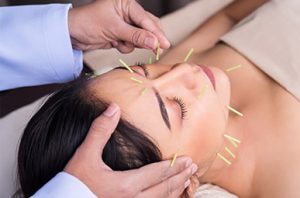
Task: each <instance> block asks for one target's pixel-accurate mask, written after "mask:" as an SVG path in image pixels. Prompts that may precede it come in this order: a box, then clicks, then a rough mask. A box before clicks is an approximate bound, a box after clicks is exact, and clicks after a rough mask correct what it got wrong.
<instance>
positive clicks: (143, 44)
mask: <svg viewBox="0 0 300 198" xmlns="http://www.w3.org/2000/svg"><path fill="white" fill-rule="evenodd" d="M122 26H123V27H120V28H119V30H120V31H121V32H119V34H118V35H119V38H120V40H123V41H125V42H129V43H132V44H133V45H135V46H136V47H140V48H145V49H152V50H154V49H155V48H156V47H157V44H158V40H157V37H156V36H155V35H154V34H153V33H151V32H149V31H147V30H145V29H141V28H137V27H134V26H131V25H128V24H125V23H124V24H123V25H122Z"/></svg>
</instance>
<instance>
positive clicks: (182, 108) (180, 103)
mask: <svg viewBox="0 0 300 198" xmlns="http://www.w3.org/2000/svg"><path fill="white" fill-rule="evenodd" d="M173 100H174V101H175V102H177V104H178V105H179V106H180V109H181V119H183V120H184V119H185V118H186V114H187V109H186V105H185V103H184V102H183V100H182V99H181V98H178V97H174V98H173Z"/></svg>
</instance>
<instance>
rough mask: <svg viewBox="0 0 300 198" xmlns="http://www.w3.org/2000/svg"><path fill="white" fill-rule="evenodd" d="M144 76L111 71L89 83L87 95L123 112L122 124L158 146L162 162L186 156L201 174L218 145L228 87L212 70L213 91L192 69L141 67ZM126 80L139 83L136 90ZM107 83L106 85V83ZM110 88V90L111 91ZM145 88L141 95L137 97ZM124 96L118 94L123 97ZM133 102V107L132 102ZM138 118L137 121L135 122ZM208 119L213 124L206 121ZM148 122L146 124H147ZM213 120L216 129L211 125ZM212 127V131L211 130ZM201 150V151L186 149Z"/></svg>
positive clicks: (223, 77)
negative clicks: (165, 115) (181, 103)
mask: <svg viewBox="0 0 300 198" xmlns="http://www.w3.org/2000/svg"><path fill="white" fill-rule="evenodd" d="M145 67H147V71H148V73H149V74H148V76H147V77H146V76H145V73H144V71H143V69H141V68H139V67H137V66H135V67H132V69H134V70H135V71H136V72H137V73H130V72H128V71H127V70H121V69H116V70H114V71H112V72H108V73H106V74H104V75H102V76H101V77H98V78H97V79H96V80H94V81H93V82H92V83H91V85H90V87H91V91H92V92H93V93H95V94H96V95H97V96H98V97H99V98H103V99H104V100H106V101H108V102H114V103H117V104H118V105H119V106H120V108H121V109H122V112H123V117H124V119H126V120H128V121H129V122H131V123H134V125H135V126H136V127H138V128H140V129H141V130H143V131H144V132H146V133H147V134H149V136H150V137H151V138H152V139H153V140H154V142H155V143H156V144H157V145H158V147H159V149H160V150H161V152H162V154H163V158H164V159H169V158H171V157H172V156H173V155H174V153H176V152H178V153H179V154H180V155H182V154H185V155H188V156H191V157H192V159H193V161H194V162H196V163H197V164H201V165H203V164H204V163H205V164H207V165H206V166H204V167H202V169H203V170H202V171H204V170H206V169H207V168H208V167H209V165H210V163H207V162H208V161H209V162H212V161H213V159H214V158H215V153H216V152H217V150H219V147H220V146H221V145H222V142H223V138H222V135H223V132H224V130H225V127H226V123H227V118H228V110H227V109H226V108H225V107H226V105H227V104H228V103H229V92H230V88H229V81H228V78H227V76H226V75H225V73H224V72H222V71H221V70H219V69H217V68H214V69H213V70H214V73H215V77H216V90H214V88H213V86H212V83H211V82H210V80H209V79H208V77H207V75H206V74H205V73H204V72H203V70H202V69H201V68H200V67H199V66H197V65H190V64H175V65H172V66H168V65H159V66H157V65H147V66H145ZM130 77H134V78H136V79H139V80H141V81H143V83H142V84H138V83H136V82H134V81H132V80H130ZM108 79H109V80H108ZM205 85H206V86H208V90H207V91H206V93H205V95H204V96H203V97H201V98H200V99H199V98H198V93H199V91H200V90H201V89H202V88H203V87H204V86H205ZM110 87H114V89H113V90H111V89H110ZM144 88H147V90H148V91H147V92H146V93H145V94H143V95H141V92H142V91H143V90H144ZM152 88H154V89H155V90H156V91H157V92H158V93H159V95H160V97H161V98H162V100H163V102H164V103H165V107H166V110H167V112H168V115H169V119H170V125H171V129H169V128H168V127H167V126H166V124H165V123H164V121H163V119H162V116H161V113H160V109H159V104H158V101H157V99H156V96H155V92H154V90H152ZM123 93H124V94H123ZM174 97H178V98H181V100H182V101H184V103H185V105H186V111H187V113H186V116H185V118H183V119H182V117H181V116H182V114H181V109H180V106H179V104H178V103H177V102H176V101H175V100H174V99H173V98H174ZM133 101H134V102H133ZM137 118H139V119H137ZM211 118H214V119H211ZM148 120H149V121H148ZM216 120H217V123H218V124H214V123H215V121H216ZM212 126H213V127H212ZM196 144H201V145H202V146H203V151H202V152H201V151H200V152H199V149H198V148H196V147H191V146H190V145H196Z"/></svg>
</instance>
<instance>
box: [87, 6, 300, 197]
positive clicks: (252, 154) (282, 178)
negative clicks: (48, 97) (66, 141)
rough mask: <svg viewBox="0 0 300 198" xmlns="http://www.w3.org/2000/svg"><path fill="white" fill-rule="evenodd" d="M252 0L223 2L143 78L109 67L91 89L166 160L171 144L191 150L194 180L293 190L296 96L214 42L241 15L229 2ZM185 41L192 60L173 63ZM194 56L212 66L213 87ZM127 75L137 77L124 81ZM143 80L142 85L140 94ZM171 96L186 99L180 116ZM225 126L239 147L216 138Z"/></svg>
mask: <svg viewBox="0 0 300 198" xmlns="http://www.w3.org/2000/svg"><path fill="white" fill-rule="evenodd" d="M245 2H246V3H245ZM251 2H252V3H253V5H252V6H249V5H248V3H249V1H237V2H236V3H234V4H232V5H230V6H228V7H227V8H225V9H224V10H222V11H221V12H219V13H217V14H216V15H215V16H213V17H212V18H211V19H209V20H208V21H207V22H206V23H204V24H202V25H201V26H200V27H199V28H198V29H197V30H196V31H195V32H194V33H193V34H192V35H190V36H189V37H188V39H186V40H184V41H183V42H182V43H181V44H179V45H178V46H177V47H175V48H173V49H172V50H171V51H170V52H169V53H167V54H166V55H165V56H164V57H163V58H162V59H161V61H160V62H159V63H157V64H156V65H146V67H147V68H148V70H149V74H150V75H149V76H150V78H149V77H148V78H147V79H146V78H144V77H143V72H142V71H139V70H140V69H139V68H135V67H133V69H134V70H136V71H137V72H139V73H140V74H141V75H139V74H131V73H129V72H128V71H124V70H114V71H112V72H109V73H107V74H105V75H102V76H100V77H98V78H96V79H95V80H93V82H92V83H91V85H90V89H91V90H92V91H94V92H95V94H96V95H97V96H98V97H100V98H104V99H105V100H108V101H113V102H116V103H117V104H119V105H120V107H121V109H122V116H123V117H124V118H125V119H127V120H129V121H130V122H131V123H133V124H134V125H135V126H137V127H139V128H141V129H142V130H143V131H145V132H146V133H147V134H148V135H149V136H150V137H151V138H152V139H153V141H154V142H156V143H157V145H158V146H159V148H160V149H161V151H162V153H163V156H164V158H165V159H167V158H170V157H171V156H172V155H173V154H174V153H175V152H177V151H178V147H180V150H179V153H180V154H187V155H190V156H191V157H192V159H193V160H194V161H195V162H196V163H197V164H198V166H199V167H200V168H199V170H198V172H197V176H198V179H199V182H200V183H202V182H203V183H204V182H211V183H214V184H217V185H219V186H221V187H223V188H225V189H226V190H228V191H230V192H233V193H234V194H236V195H238V196H239V197H298V196H300V194H299V190H298V189H299V184H298V181H299V179H300V173H299V167H300V158H299V156H300V147H299V146H298V142H299V141H298V140H299V138H300V134H299V128H300V124H299V117H300V103H299V100H297V99H296V98H295V97H294V96H293V95H291V94H290V93H289V92H287V91H286V90H285V89H284V88H283V87H281V86H280V85H279V84H278V83H277V82H275V81H274V80H272V79H271V78H270V77H269V76H267V75H266V74H264V73H263V72H262V71H261V70H259V69H258V68H257V66H256V65H255V64H254V63H252V62H251V61H250V60H248V59H247V58H245V57H244V56H243V55H242V54H240V53H238V52H237V51H235V50H234V49H232V48H231V47H230V46H228V45H226V44H224V43H221V42H218V38H219V36H220V35H222V34H224V33H226V32H227V31H229V30H230V28H231V27H232V26H233V25H234V24H235V23H237V22H238V20H240V19H242V18H243V13H239V12H238V13H235V12H233V11H232V10H231V9H232V8H235V9H237V8H239V9H237V10H239V11H241V10H242V11H244V15H246V14H245V13H249V12H250V11H249V9H250V10H251V9H254V8H256V7H258V6H260V5H261V4H262V3H264V1H251ZM230 11H232V12H230ZM229 16H230V17H229ZM212 23H213V24H217V26H216V25H215V26H212V25H211V24H212ZM218 25H219V26H218ZM212 30H213V31H212ZM208 32H214V33H215V34H208ZM200 41H201V42H200ZM192 43H193V44H194V45H193V47H195V53H194V54H193V56H192V57H191V59H190V62H191V63H193V64H176V63H178V62H182V59H181V58H180V57H182V53H183V52H184V53H186V51H187V50H186V49H189V48H190V46H191V44H192ZM195 43H197V44H198V45H196V46H195ZM187 46H188V47H187ZM194 63H201V64H204V65H208V66H210V67H211V68H212V70H213V72H214V74H215V76H216V82H217V86H216V91H214V90H213V88H212V86H211V85H210V84H209V81H208V80H207V78H205V75H204V74H203V72H202V71H201V69H200V70H199V68H197V67H196V66H195V65H194ZM236 64H241V65H242V68H241V69H239V70H236V71H233V72H230V73H223V72H222V70H223V71H225V70H226V69H227V68H228V67H229V66H233V65H236ZM168 70H170V71H168ZM132 76H134V77H135V78H137V79H140V80H142V81H143V83H142V84H138V83H135V82H133V81H131V80H130V79H129V78H130V77H132ZM205 84H208V85H209V89H208V91H207V92H206V94H205V95H204V96H203V97H202V98H200V99H197V98H196V96H197V91H198V90H199V89H200V88H201V86H203V85H205ZM111 87H114V89H113V90H112V89H111ZM145 87H147V88H148V91H147V92H146V93H145V94H144V95H141V92H142V91H143V89H144V88H145ZM151 87H155V88H156V89H157V90H158V92H159V93H160V94H161V95H162V98H163V100H164V101H165V102H166V103H167V104H166V109H167V111H168V113H169V115H170V120H171V131H170V130H168V128H167V127H166V126H165V124H164V122H163V120H162V118H161V116H160V112H159V106H158V104H157V101H156V99H155V95H154V93H153V92H152V90H151ZM230 90H231V91H230ZM174 95H175V96H178V97H182V100H183V101H184V102H185V103H186V104H187V105H186V108H187V111H188V113H187V117H186V119H184V120H181V119H180V112H179V108H178V106H177V104H176V103H174V102H172V101H169V97H173V96H174ZM227 104H230V105H231V106H233V107H235V108H236V109H238V110H239V111H240V112H242V113H243V114H244V117H239V116H237V115H235V114H233V113H229V112H228V111H227V110H226V108H224V107H225V106H226V105H227ZM224 111H225V112H224ZM225 132H226V133H228V134H230V135H232V136H233V137H236V138H238V139H240V140H241V142H242V143H241V144H240V145H239V147H238V148H235V147H233V145H232V144H231V143H230V142H229V141H228V140H226V139H225V138H223V137H222V134H224V133H225ZM225 146H227V147H229V148H230V149H231V150H232V151H233V153H234V154H235V155H236V158H235V159H233V158H232V157H230V155H229V154H228V153H226V151H225V149H224V148H225ZM216 152H220V153H222V154H223V155H224V156H225V157H226V158H227V159H230V161H231V162H232V165H231V166H228V165H227V164H226V163H224V161H222V160H221V159H220V158H217V157H216V156H215V153H216ZM289 162H292V163H289Z"/></svg>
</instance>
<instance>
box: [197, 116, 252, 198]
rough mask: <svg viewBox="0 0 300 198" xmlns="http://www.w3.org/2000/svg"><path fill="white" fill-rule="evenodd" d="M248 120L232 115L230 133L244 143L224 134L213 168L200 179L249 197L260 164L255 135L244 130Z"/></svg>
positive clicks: (229, 123) (228, 131)
mask: <svg viewBox="0 0 300 198" xmlns="http://www.w3.org/2000/svg"><path fill="white" fill-rule="evenodd" d="M245 122H246V120H245V119H244V118H240V117H237V116H235V115H230V118H229V122H228V126H227V129H226V134H227V135H229V137H233V138H236V139H238V140H240V141H241V142H240V143H237V142H235V143H233V142H232V141H231V140H230V139H228V138H226V137H224V143H223V145H222V146H221V147H220V150H219V152H218V153H219V156H216V160H215V161H214V163H213V164H212V166H211V167H210V169H209V170H208V171H207V172H206V173H205V174H204V175H203V176H202V177H200V182H204V183H213V184H216V185H219V186H220V187H223V188H224V189H227V190H229V191H231V192H233V193H234V194H237V195H240V196H242V197H248V196H249V195H250V193H251V192H252V189H251V186H252V182H253V178H254V173H255V165H256V163H255V162H256V153H255V150H256V149H255V147H256V143H255V141H254V140H253V137H251V134H248V133H247V131H245V130H244V127H243V125H244V123H245ZM227 137H228V136H227ZM220 156H221V157H220ZM222 158H225V159H222Z"/></svg>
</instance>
